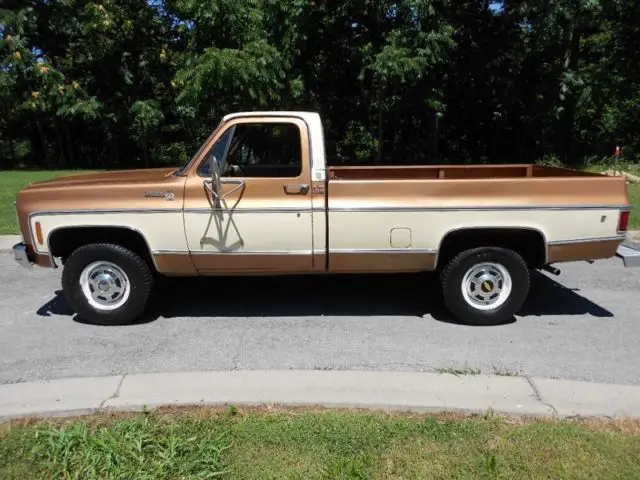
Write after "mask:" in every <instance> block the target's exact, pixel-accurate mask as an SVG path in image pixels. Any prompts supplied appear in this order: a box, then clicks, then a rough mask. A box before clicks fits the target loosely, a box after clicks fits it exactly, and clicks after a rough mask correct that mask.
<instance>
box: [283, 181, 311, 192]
mask: <svg viewBox="0 0 640 480" xmlns="http://www.w3.org/2000/svg"><path fill="white" fill-rule="evenodd" d="M284 191H285V193H287V194H289V195H306V194H307V192H308V191H309V185H308V184H306V183H303V184H301V185H285V186H284Z"/></svg>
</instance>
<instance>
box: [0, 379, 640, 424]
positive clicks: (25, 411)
mask: <svg viewBox="0 0 640 480" xmlns="http://www.w3.org/2000/svg"><path fill="white" fill-rule="evenodd" d="M639 399H640V386H628V385H610V384H597V383H590V382H580V381H566V380H551V379H538V378H529V377H506V376H496V375H461V376H456V375H451V374H438V373H415V372H369V371H317V370H311V371H299V370H284V371H280V370H269V371H223V372H190V373H159V374H144V375H117V376H109V377H86V378H69V379H60V380H49V381H41V382H33V383H17V384H6V385H0V420H2V421H6V420H9V419H13V418H21V417H48V416H71V415H79V414H85V413H93V412H109V411H140V410H143V409H145V408H154V407H160V406H171V405H173V406H186V405H225V404H231V403H233V404H236V405H264V404H278V405H286V406H323V407H344V408H369V409H383V410H403V411H412V412H443V411H457V412H467V413H485V412H487V411H488V410H491V411H493V412H495V413H497V414H504V415H516V416H537V417H556V418H566V417H574V416H580V417H607V418H640V400H639Z"/></svg>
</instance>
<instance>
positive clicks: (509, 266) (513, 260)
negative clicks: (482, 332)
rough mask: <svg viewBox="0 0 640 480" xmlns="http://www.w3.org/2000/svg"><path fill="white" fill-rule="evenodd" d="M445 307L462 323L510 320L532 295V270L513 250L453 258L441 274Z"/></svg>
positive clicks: (469, 253)
mask: <svg viewBox="0 0 640 480" xmlns="http://www.w3.org/2000/svg"><path fill="white" fill-rule="evenodd" d="M440 281H441V286H442V293H443V297H444V304H445V307H446V308H447V310H449V312H451V314H453V316H454V317H456V319H457V320H458V321H460V322H463V323H466V324H470V325H497V324H503V323H506V322H508V321H510V320H511V319H512V318H513V316H514V315H515V314H516V313H517V312H518V311H519V310H520V308H522V305H523V304H524V302H525V300H526V299H527V295H528V294H529V284H530V279H529V268H528V267H527V264H526V263H525V262H524V260H523V259H522V257H521V256H520V255H518V254H517V253H516V252H514V251H513V250H508V249H505V248H499V247H480V248H473V249H470V250H466V251H464V252H462V253H460V254H459V255H457V256H456V257H455V258H453V259H452V260H451V261H450V262H449V263H448V264H447V265H446V266H445V268H444V270H443V271H442V274H441V275H440Z"/></svg>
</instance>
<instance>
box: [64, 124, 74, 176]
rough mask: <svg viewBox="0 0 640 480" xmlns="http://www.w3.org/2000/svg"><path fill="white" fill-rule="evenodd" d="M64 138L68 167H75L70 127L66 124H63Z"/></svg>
mask: <svg viewBox="0 0 640 480" xmlns="http://www.w3.org/2000/svg"><path fill="white" fill-rule="evenodd" d="M64 138H65V141H66V144H67V154H68V156H69V165H70V166H73V167H75V166H76V158H75V151H74V150H75V149H74V145H73V140H71V127H70V126H69V124H68V123H66V122H65V124H64Z"/></svg>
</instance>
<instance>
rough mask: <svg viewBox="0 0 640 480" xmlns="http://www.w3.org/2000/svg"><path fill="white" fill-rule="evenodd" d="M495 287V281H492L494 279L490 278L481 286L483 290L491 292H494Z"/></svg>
mask: <svg viewBox="0 0 640 480" xmlns="http://www.w3.org/2000/svg"><path fill="white" fill-rule="evenodd" d="M493 287H494V285H493V282H492V281H490V280H485V281H484V282H482V285H481V287H480V288H482V291H483V292H484V293H489V292H492V291H493Z"/></svg>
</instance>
